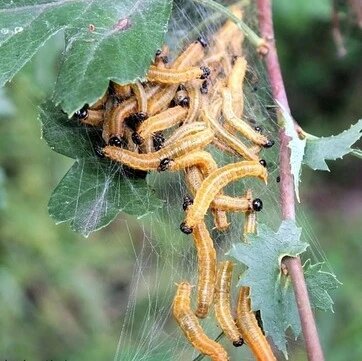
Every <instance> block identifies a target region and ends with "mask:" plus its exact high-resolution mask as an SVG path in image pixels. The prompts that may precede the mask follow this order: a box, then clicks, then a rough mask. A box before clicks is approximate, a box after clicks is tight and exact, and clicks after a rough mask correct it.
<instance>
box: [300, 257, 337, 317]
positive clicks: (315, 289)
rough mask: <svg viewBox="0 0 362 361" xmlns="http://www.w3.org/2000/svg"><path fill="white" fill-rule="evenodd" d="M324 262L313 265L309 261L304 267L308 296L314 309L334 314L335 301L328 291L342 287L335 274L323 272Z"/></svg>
mask: <svg viewBox="0 0 362 361" xmlns="http://www.w3.org/2000/svg"><path fill="white" fill-rule="evenodd" d="M323 264H324V263H323V262H320V263H316V264H311V261H310V260H307V261H306V262H305V263H304V265H303V271H304V277H305V280H306V283H307V288H308V294H309V297H310V301H311V304H312V306H313V307H314V308H319V309H321V310H324V311H328V310H330V311H332V312H333V303H334V302H333V300H332V298H331V296H330V295H329V293H328V291H332V290H335V289H336V288H338V286H339V285H341V282H339V281H338V280H337V277H336V276H335V275H334V274H333V273H329V272H325V271H322V267H323Z"/></svg>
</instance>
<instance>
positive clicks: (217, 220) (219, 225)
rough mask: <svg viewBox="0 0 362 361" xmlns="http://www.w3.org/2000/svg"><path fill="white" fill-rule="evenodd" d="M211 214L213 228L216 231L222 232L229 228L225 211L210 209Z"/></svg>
mask: <svg viewBox="0 0 362 361" xmlns="http://www.w3.org/2000/svg"><path fill="white" fill-rule="evenodd" d="M211 214H212V216H213V218H214V224H215V228H216V229H217V230H218V231H221V232H223V231H226V230H227V229H228V228H229V226H230V222H229V221H228V217H227V214H226V212H225V211H223V210H221V209H216V208H212V209H211Z"/></svg>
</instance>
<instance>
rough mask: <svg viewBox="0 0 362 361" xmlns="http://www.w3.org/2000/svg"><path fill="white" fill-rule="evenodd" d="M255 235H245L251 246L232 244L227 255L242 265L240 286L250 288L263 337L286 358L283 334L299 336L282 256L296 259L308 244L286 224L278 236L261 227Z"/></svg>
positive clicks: (294, 307) (294, 226)
mask: <svg viewBox="0 0 362 361" xmlns="http://www.w3.org/2000/svg"><path fill="white" fill-rule="evenodd" d="M258 229H259V230H258V234H257V235H256V234H250V235H248V240H249V241H250V243H244V244H241V243H240V244H234V245H233V247H232V249H231V250H230V251H229V253H228V255H230V256H232V257H234V258H235V259H236V260H237V261H239V262H241V263H243V264H245V265H246V266H247V267H248V269H247V270H246V271H245V273H244V274H243V275H242V278H241V279H240V281H239V286H248V287H250V288H251V299H252V306H253V309H254V310H260V312H261V315H262V319H263V326H264V329H265V331H266V333H267V334H268V335H269V336H271V337H272V339H273V341H274V343H275V345H276V346H277V347H278V348H279V349H280V350H281V351H283V353H284V355H285V356H286V357H287V349H286V342H287V341H286V337H285V330H286V329H287V328H288V327H289V326H290V327H291V328H292V330H293V332H294V334H295V335H296V336H297V335H298V334H299V332H300V323H299V316H298V312H297V310H296V305H295V299H294V298H293V299H291V298H290V297H288V292H289V289H290V287H291V286H290V280H289V277H285V276H284V275H283V274H282V272H281V260H282V258H283V257H284V256H291V257H295V256H297V255H299V254H300V253H302V252H304V251H305V250H306V248H307V247H308V244H307V243H304V242H302V241H301V240H300V235H301V228H298V227H297V226H296V225H295V222H294V221H291V220H285V221H283V222H282V224H281V225H280V228H279V230H278V232H277V233H275V232H274V231H273V230H272V229H270V228H269V227H267V226H266V225H264V224H260V225H258Z"/></svg>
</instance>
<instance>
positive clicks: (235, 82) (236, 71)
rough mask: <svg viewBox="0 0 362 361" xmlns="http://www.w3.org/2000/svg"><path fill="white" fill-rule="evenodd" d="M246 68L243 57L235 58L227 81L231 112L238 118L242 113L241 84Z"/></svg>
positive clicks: (242, 97)
mask: <svg viewBox="0 0 362 361" xmlns="http://www.w3.org/2000/svg"><path fill="white" fill-rule="evenodd" d="M246 66H247V62H246V60H245V58H244V57H238V58H236V60H235V63H234V66H233V68H232V70H231V73H230V75H229V77H228V81H227V86H228V88H229V89H230V93H231V101H232V110H233V112H234V114H235V115H236V116H237V117H238V118H241V117H242V116H243V113H244V94H243V83H244V78H245V72H246ZM224 101H225V100H224Z"/></svg>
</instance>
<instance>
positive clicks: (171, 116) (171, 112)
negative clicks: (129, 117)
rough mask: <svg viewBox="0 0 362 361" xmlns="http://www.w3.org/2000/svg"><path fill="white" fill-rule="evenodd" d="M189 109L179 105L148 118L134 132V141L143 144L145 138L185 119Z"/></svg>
mask: <svg viewBox="0 0 362 361" xmlns="http://www.w3.org/2000/svg"><path fill="white" fill-rule="evenodd" d="M186 115H187V109H185V108H183V107H181V106H180V105H177V106H176V107H173V108H169V109H166V110H165V111H163V112H162V113H159V114H156V115H154V116H152V117H149V118H148V119H146V120H145V121H144V122H142V124H141V125H140V126H139V128H138V130H137V132H136V133H135V134H134V142H135V143H136V144H141V143H142V142H143V140H144V139H146V138H149V137H150V136H151V135H152V134H154V133H157V132H159V131H161V130H165V129H167V128H171V127H173V126H175V125H177V124H179V123H180V122H181V121H182V120H184V119H185V117H186Z"/></svg>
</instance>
